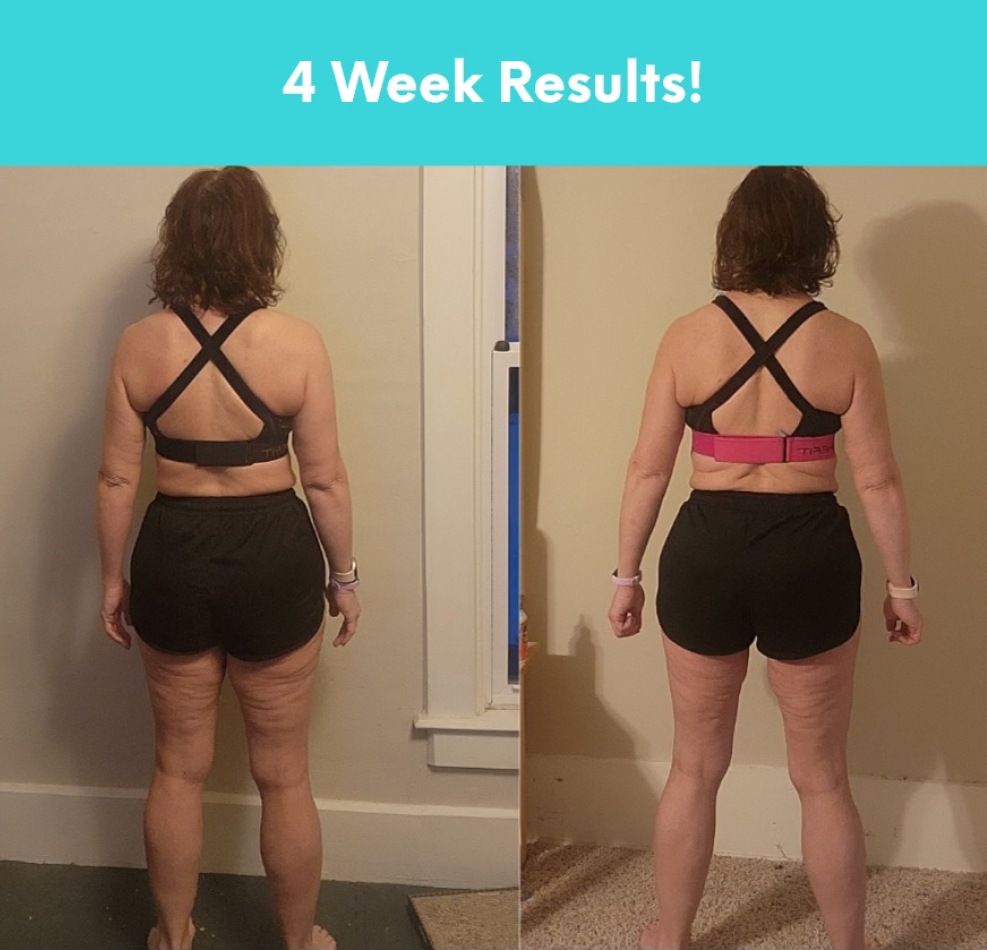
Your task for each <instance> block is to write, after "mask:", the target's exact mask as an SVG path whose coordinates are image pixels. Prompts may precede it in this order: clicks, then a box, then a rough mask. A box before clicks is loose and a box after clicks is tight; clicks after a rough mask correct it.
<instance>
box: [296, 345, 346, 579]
mask: <svg viewBox="0 0 987 950" xmlns="http://www.w3.org/2000/svg"><path fill="white" fill-rule="evenodd" d="M306 329H307V331H308V332H309V333H310V336H311V339H310V340H309V341H307V343H308V345H307V350H308V352H309V354H310V358H309V364H308V367H307V369H306V376H305V398H304V401H303V403H302V408H301V410H300V411H299V412H298V414H297V415H296V416H295V420H294V425H293V427H292V441H293V444H294V448H295V455H296V456H297V458H298V469H299V476H300V478H301V483H302V489H303V490H304V492H305V497H306V498H307V499H308V504H309V508H310V509H311V511H312V520H313V521H314V522H315V529H316V531H317V532H318V535H319V540H320V541H321V542H322V547H323V549H324V550H325V552H326V557H327V558H328V560H329V567H330V569H331V570H332V571H333V572H334V573H337V574H345V573H347V572H348V571H349V570H350V567H351V565H352V563H353V514H352V506H351V503H350V488H349V481H348V479H347V476H346V466H345V465H344V464H343V458H342V455H341V454H340V451H339V441H338V435H337V430H336V399H335V394H334V392H333V385H332V368H331V366H330V363H329V354H328V353H327V352H326V348H325V344H324V343H323V341H322V337H321V336H320V334H319V333H318V331H317V330H315V329H314V328H308V327H307V328H306Z"/></svg>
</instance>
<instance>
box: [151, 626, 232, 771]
mask: <svg viewBox="0 0 987 950" xmlns="http://www.w3.org/2000/svg"><path fill="white" fill-rule="evenodd" d="M138 643H139V644H140V651H141V656H142V657H143V660H144V672H145V675H146V676H147V687H148V692H149V693H150V697H151V709H152V710H153V712H154V735H155V765H156V767H157V768H158V770H159V771H161V772H164V773H165V774H166V775H170V776H173V777H176V778H184V779H188V780H189V781H196V782H203V781H205V778H206V776H207V775H208V773H209V769H210V767H211V766H212V759H213V751H214V749H215V745H216V717H217V714H218V710H219V694H220V689H221V688H222V685H223V676H224V674H225V670H226V659H225V654H224V653H223V651H222V650H219V649H216V650H208V651H206V652H205V653H196V654H194V655H192V656H176V655H174V654H170V653H162V652H161V651H159V650H154V649H152V648H151V647H149V646H148V645H147V644H146V643H144V642H143V641H140V640H138Z"/></svg>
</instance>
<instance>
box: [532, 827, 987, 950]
mask: <svg viewBox="0 0 987 950" xmlns="http://www.w3.org/2000/svg"><path fill="white" fill-rule="evenodd" d="M655 916H656V907H655V904H654V898H653V896H652V885H651V854H650V852H644V851H630V850H627V849H621V848H587V847H573V846H561V845H560V846H552V845H549V844H544V843H541V842H539V843H537V844H535V845H533V846H532V847H531V848H529V851H528V860H527V862H526V863H525V866H524V870H523V872H522V885H521V946H522V947H524V948H526V950H542V948H558V950H630V948H636V947H637V946H638V937H639V935H640V932H641V929H642V928H643V926H644V925H645V924H647V923H649V922H650V921H652V920H653V919H654V918H655ZM868 930H869V932H870V933H871V934H872V935H873V937H874V938H876V940H877V941H878V943H879V944H880V946H882V947H885V948H895V950H933V948H942V950H984V948H987V875H985V874H957V873H953V872H948V871H922V870H914V869H911V868H872V869H871V872H870V876H869V880H868ZM693 946H694V947H696V948H703V950H721V948H724V950H725V948H734V950H736V948H751V950H753V948H778V950H795V948H800V950H808V948H813V947H827V946H828V943H827V941H826V937H825V934H824V932H823V930H822V925H821V922H820V919H819V914H818V912H817V910H816V905H815V901H814V900H813V898H812V892H811V891H810V890H809V884H808V881H807V880H806V878H805V874H804V873H803V871H802V868H801V865H799V864H797V863H794V862H776V861H770V860H756V859H750V858H720V857H717V858H714V859H713V866H712V868H711V869H710V875H709V881H708V884H707V887H706V894H705V896H704V898H703V902H702V905H701V907H700V908H699V916H698V917H697V919H696V926H695V929H694V931H693Z"/></svg>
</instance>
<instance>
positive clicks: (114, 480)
mask: <svg viewBox="0 0 987 950" xmlns="http://www.w3.org/2000/svg"><path fill="white" fill-rule="evenodd" d="M127 346H128V339H127V335H126V334H124V336H123V337H122V338H121V340H120V343H119V344H118V345H117V350H116V354H115V355H114V358H113V366H112V368H111V369H110V379H109V383H108V384H107V387H106V407H105V419H104V424H103V456H102V460H101V462H100V466H99V481H98V487H97V490H96V530H97V534H98V536H99V557H100V562H101V564H102V573H103V625H104V627H105V628H106V632H107V634H109V636H110V637H111V638H112V639H113V640H115V641H116V642H117V643H119V644H121V645H122V646H126V647H129V646H130V634H129V633H128V632H127V631H126V629H125V628H124V627H123V625H122V620H124V619H129V618H127V617H126V613H127V610H128V609H129V605H128V596H127V588H126V582H125V580H124V576H123V561H124V555H125V553H126V547H127V535H128V534H129V533H130V521H131V518H132V517H133V513H134V499H135V498H136V497H137V487H138V485H139V483H140V471H141V458H142V456H143V454H144V421H143V419H141V417H140V414H139V413H138V412H137V411H136V410H135V409H134V408H133V406H131V404H130V400H129V399H128V398H127V390H126V387H125V385H124V381H123V373H122V364H123V362H124V359H125V356H126V350H127Z"/></svg>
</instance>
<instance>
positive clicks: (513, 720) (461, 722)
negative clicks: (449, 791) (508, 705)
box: [415, 709, 521, 772]
mask: <svg viewBox="0 0 987 950" xmlns="http://www.w3.org/2000/svg"><path fill="white" fill-rule="evenodd" d="M520 722H521V716H520V712H519V711H518V710H517V709H488V710H487V711H486V712H483V713H480V715H478V716H462V717H459V716H428V715H426V714H424V713H422V714H421V715H420V716H419V717H418V718H417V719H416V720H415V728H416V729H418V730H420V731H421V732H427V733H428V764H429V765H431V766H432V767H433V768H441V769H496V770H498V771H507V772H516V771H517V770H518V768H519V765H520V763H519V761H518V750H519V745H518V737H519V735H520Z"/></svg>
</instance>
